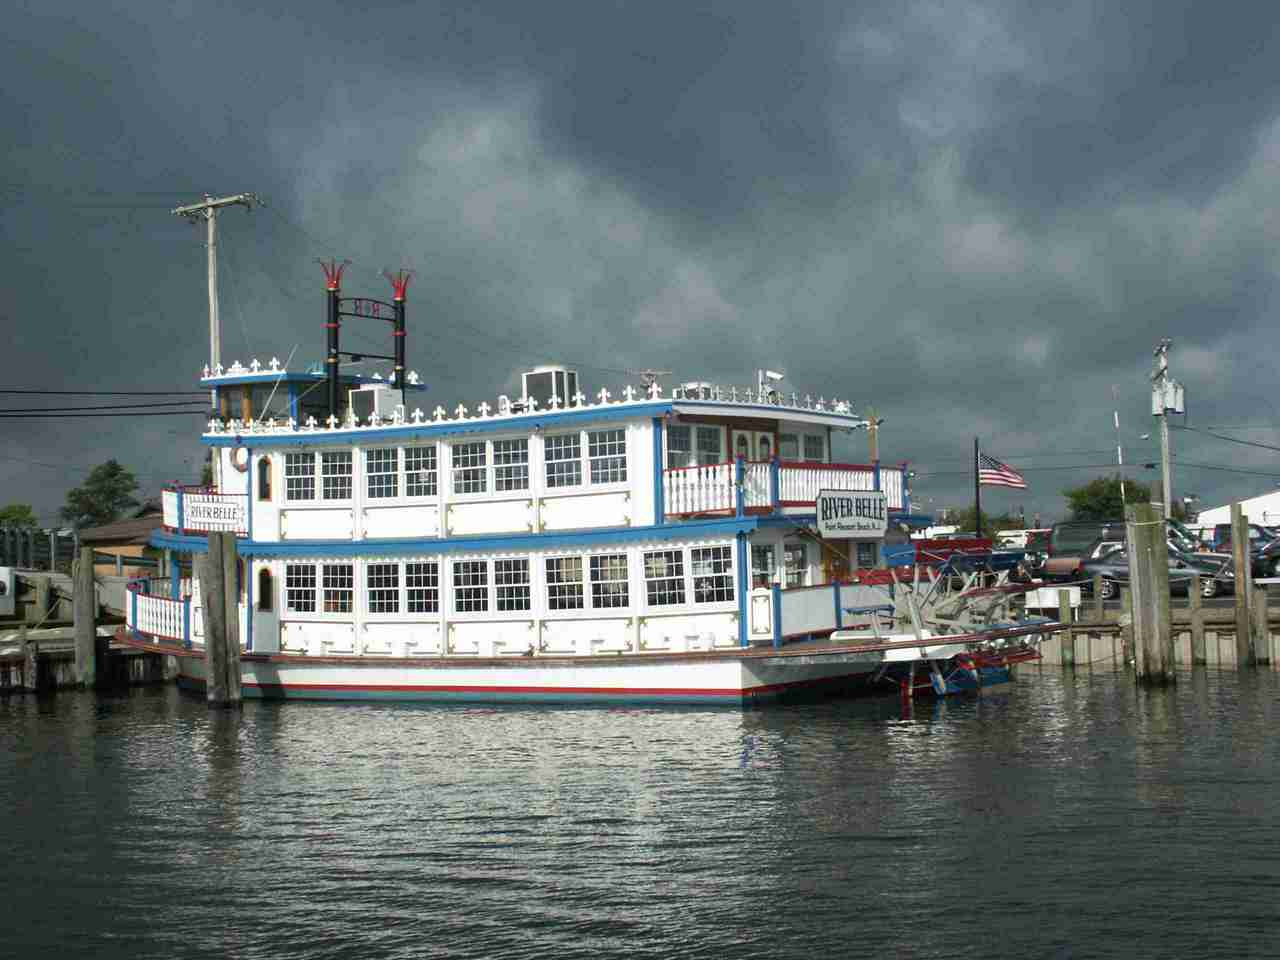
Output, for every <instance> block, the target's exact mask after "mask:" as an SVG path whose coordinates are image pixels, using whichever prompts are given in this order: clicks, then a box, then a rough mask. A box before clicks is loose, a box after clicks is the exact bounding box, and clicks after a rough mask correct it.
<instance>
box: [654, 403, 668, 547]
mask: <svg viewBox="0 0 1280 960" xmlns="http://www.w3.org/2000/svg"><path fill="white" fill-rule="evenodd" d="M662 468H663V461H662V418H661V417H654V418H653V522H654V523H655V524H658V525H661V524H663V523H665V522H666V520H667V505H666V503H664V502H663V493H662Z"/></svg>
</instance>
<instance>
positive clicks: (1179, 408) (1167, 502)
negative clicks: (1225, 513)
mask: <svg viewBox="0 0 1280 960" xmlns="http://www.w3.org/2000/svg"><path fill="white" fill-rule="evenodd" d="M1172 342H1173V341H1172V340H1170V339H1169V338H1168V337H1165V338H1164V339H1163V340H1161V341H1160V344H1159V346H1157V347H1156V348H1155V350H1154V351H1152V353H1153V354H1154V356H1155V370H1154V372H1152V374H1151V415H1152V416H1153V417H1159V418H1160V482H1161V493H1162V494H1163V497H1162V499H1163V500H1164V518H1165V519H1166V520H1168V519H1169V518H1170V517H1172V516H1173V484H1172V483H1171V481H1170V479H1169V414H1171V413H1185V412H1186V406H1185V405H1184V404H1183V394H1182V384H1180V383H1179V382H1178V381H1177V380H1174V379H1173V378H1172V377H1170V376H1169V345H1170V344H1171V343H1172Z"/></svg>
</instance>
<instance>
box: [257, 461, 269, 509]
mask: <svg viewBox="0 0 1280 960" xmlns="http://www.w3.org/2000/svg"><path fill="white" fill-rule="evenodd" d="M258 499H259V500H270V499H271V458H270V457H259V458H258Z"/></svg>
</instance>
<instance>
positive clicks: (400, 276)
mask: <svg viewBox="0 0 1280 960" xmlns="http://www.w3.org/2000/svg"><path fill="white" fill-rule="evenodd" d="M382 275H383V276H384V277H386V278H387V279H388V280H390V281H391V291H392V293H393V294H394V296H392V298H391V299H392V300H403V299H404V292H405V291H406V290H408V289H409V281H410V280H412V279H413V271H412V270H397V271H396V272H395V273H392V272H391V271H390V270H383V271H382Z"/></svg>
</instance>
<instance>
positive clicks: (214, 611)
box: [196, 533, 228, 707]
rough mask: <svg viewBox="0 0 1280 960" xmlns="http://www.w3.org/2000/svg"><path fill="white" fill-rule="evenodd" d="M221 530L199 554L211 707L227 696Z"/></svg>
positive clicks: (207, 688)
mask: <svg viewBox="0 0 1280 960" xmlns="http://www.w3.org/2000/svg"><path fill="white" fill-rule="evenodd" d="M222 542H223V537H222V534H221V533H210V534H209V549H208V551H207V552H206V553H205V554H204V556H198V555H197V557H196V565H197V566H198V567H199V573H198V574H197V576H198V577H199V578H200V597H201V600H202V605H203V607H204V672H205V699H206V700H207V702H208V704H209V706H211V707H223V706H226V705H227V704H228V700H227V626H226V621H227V608H226V602H227V601H226V580H225V579H224V572H223V565H222Z"/></svg>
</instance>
